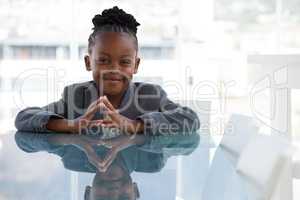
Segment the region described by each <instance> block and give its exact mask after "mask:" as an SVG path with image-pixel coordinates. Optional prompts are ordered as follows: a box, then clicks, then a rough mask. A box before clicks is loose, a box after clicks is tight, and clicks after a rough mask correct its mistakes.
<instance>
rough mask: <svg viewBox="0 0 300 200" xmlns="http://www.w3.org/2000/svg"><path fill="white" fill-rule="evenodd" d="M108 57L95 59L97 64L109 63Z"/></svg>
mask: <svg viewBox="0 0 300 200" xmlns="http://www.w3.org/2000/svg"><path fill="white" fill-rule="evenodd" d="M109 62H110V61H109V59H107V58H99V59H98V60H96V63H97V64H100V65H103V64H109Z"/></svg>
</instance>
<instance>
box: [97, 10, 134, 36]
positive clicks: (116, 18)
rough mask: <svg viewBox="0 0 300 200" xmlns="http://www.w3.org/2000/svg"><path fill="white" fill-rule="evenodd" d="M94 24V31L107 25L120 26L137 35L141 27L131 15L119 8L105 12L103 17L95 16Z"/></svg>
mask: <svg viewBox="0 0 300 200" xmlns="http://www.w3.org/2000/svg"><path fill="white" fill-rule="evenodd" d="M92 22H93V24H94V28H93V29H97V28H98V27H101V26H105V25H118V26H122V27H127V28H128V29H130V30H131V31H132V32H134V33H135V34H136V33H137V27H138V26H139V25H140V24H139V23H138V22H137V21H136V19H135V18H134V17H133V16H132V15H131V14H128V13H126V12H125V11H124V10H122V9H119V8H118V7H117V6H114V7H113V8H110V9H106V10H103V12H102V14H101V15H99V14H98V15H95V16H94V18H93V20H92Z"/></svg>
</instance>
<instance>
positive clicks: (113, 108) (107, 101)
mask: <svg viewBox="0 0 300 200" xmlns="http://www.w3.org/2000/svg"><path fill="white" fill-rule="evenodd" d="M103 103H104V104H105V105H106V106H107V107H108V108H109V109H110V110H112V111H115V107H114V106H113V105H112V104H111V103H110V101H109V100H108V98H107V97H106V96H104V97H103Z"/></svg>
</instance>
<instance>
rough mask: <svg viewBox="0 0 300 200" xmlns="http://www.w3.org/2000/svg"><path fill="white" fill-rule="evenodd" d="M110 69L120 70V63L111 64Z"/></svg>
mask: <svg viewBox="0 0 300 200" xmlns="http://www.w3.org/2000/svg"><path fill="white" fill-rule="evenodd" d="M110 69H111V70H119V69H120V65H119V62H118V61H113V62H111V65H110Z"/></svg>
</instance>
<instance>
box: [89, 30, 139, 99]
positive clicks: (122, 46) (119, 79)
mask: <svg viewBox="0 0 300 200" xmlns="http://www.w3.org/2000/svg"><path fill="white" fill-rule="evenodd" d="M85 62H86V66H87V69H88V70H91V71H92V73H93V79H94V81H95V82H96V83H97V85H98V86H99V85H101V86H102V87H103V93H104V94H105V95H119V94H122V93H123V92H124V91H125V90H126V88H127V86H128V82H129V81H130V80H131V79H132V76H133V74H135V73H136V72H137V68H138V64H139V58H137V50H136V43H135V41H134V38H132V36H130V35H128V34H127V33H116V32H103V33H99V34H98V35H97V36H96V38H95V44H94V46H92V48H91V53H90V55H89V56H88V57H86V60H85ZM102 81H103V82H102Z"/></svg>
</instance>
